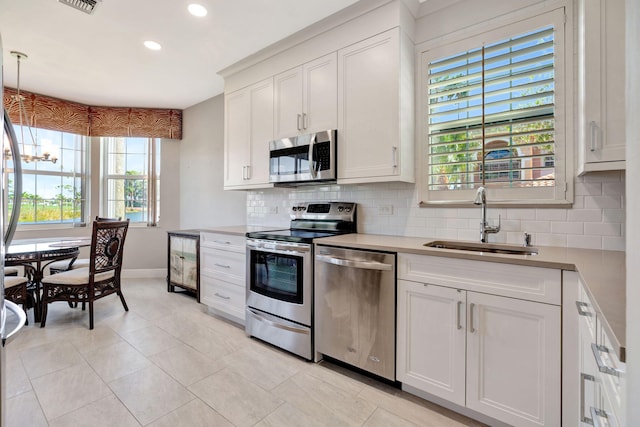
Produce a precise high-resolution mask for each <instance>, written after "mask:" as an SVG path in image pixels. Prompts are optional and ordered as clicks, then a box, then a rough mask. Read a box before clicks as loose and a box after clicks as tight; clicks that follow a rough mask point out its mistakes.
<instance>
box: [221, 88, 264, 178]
mask: <svg viewBox="0 0 640 427" xmlns="http://www.w3.org/2000/svg"><path fill="white" fill-rule="evenodd" d="M272 139H273V79H271V78H269V79H266V80H264V81H262V82H259V83H256V84H254V85H252V86H249V87H247V88H244V89H240V90H238V91H236V92H233V93H230V94H225V138H224V156H225V162H224V171H225V174H224V177H225V179H224V187H225V189H244V188H263V187H268V186H269V141H270V140H272Z"/></svg>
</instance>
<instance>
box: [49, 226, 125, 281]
mask: <svg viewBox="0 0 640 427" xmlns="http://www.w3.org/2000/svg"><path fill="white" fill-rule="evenodd" d="M121 220H122V217H118V218H103V217H99V216H96V219H95V221H121ZM83 267H89V259H87V258H80V259H76V258H73V259H63V260H60V261H56V262H52V263H51V264H49V273H50V274H57V273H62V272H63V271H67V270H75V269H76V268H83Z"/></svg>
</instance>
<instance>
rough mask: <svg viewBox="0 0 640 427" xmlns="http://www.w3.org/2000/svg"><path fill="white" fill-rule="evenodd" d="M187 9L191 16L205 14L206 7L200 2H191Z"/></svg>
mask: <svg viewBox="0 0 640 427" xmlns="http://www.w3.org/2000/svg"><path fill="white" fill-rule="evenodd" d="M187 9H189V13H190V14H192V15H193V16H198V17H203V16H207V9H206V8H205V7H204V6H203V5H201V4H197V3H191V4H190V5H189V7H187Z"/></svg>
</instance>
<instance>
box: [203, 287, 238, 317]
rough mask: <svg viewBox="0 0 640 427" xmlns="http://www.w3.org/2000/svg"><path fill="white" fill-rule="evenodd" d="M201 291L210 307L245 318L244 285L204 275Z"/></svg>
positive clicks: (204, 301)
mask: <svg viewBox="0 0 640 427" xmlns="http://www.w3.org/2000/svg"><path fill="white" fill-rule="evenodd" d="M200 293H201V299H202V302H203V303H205V304H206V305H208V306H209V307H211V308H214V309H216V310H220V311H222V312H224V313H227V314H230V315H231V316H234V317H236V318H239V319H242V320H244V318H245V300H246V296H245V287H244V286H237V285H235V284H232V283H227V282H225V281H223V280H219V279H214V278H211V277H203V280H202V283H201V290H200Z"/></svg>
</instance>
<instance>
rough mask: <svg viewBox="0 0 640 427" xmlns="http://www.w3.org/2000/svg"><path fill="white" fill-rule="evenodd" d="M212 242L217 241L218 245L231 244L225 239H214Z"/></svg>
mask: <svg viewBox="0 0 640 427" xmlns="http://www.w3.org/2000/svg"><path fill="white" fill-rule="evenodd" d="M213 242H214V243H218V244H220V245H230V244H231V242H228V241H226V240H214V241H213Z"/></svg>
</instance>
